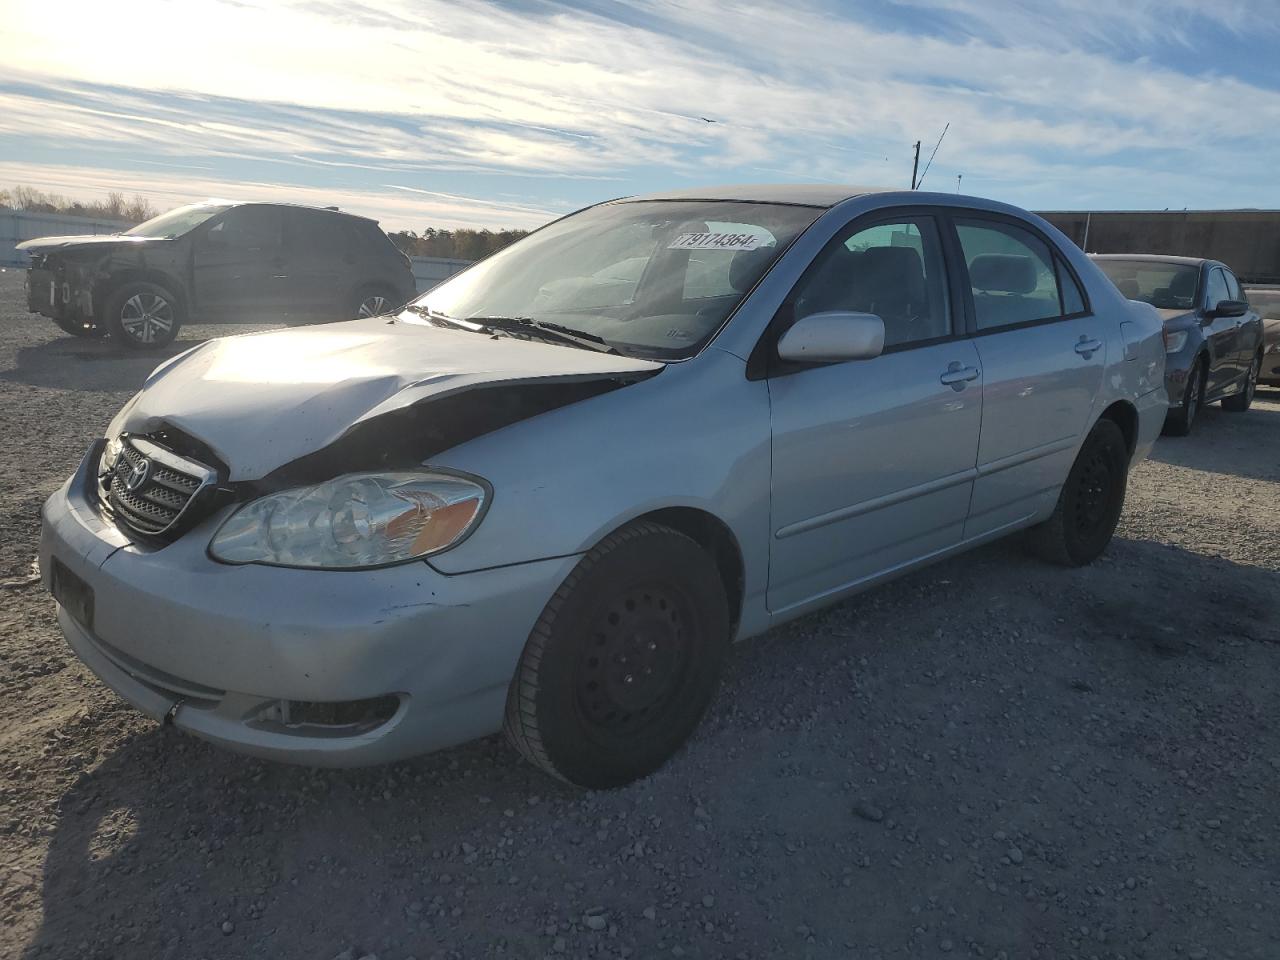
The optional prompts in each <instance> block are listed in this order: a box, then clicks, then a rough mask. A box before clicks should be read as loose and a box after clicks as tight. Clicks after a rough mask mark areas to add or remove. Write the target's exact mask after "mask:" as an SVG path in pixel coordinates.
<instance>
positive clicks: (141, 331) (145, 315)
mask: <svg viewBox="0 0 1280 960" xmlns="http://www.w3.org/2000/svg"><path fill="white" fill-rule="evenodd" d="M104 319H105V321H106V326H107V330H108V331H109V332H110V334H111V338H112V339H113V340H115V341H117V342H118V343H120V344H121V345H122V346H124V347H128V348H129V349H130V350H154V349H156V348H157V347H163V346H164V345H165V344H167V343H170V342H171V341H172V340H173V338H174V337H176V336H177V335H178V328H179V327H180V326H182V313H181V309H180V307H179V305H178V298H177V297H175V296H174V295H173V294H172V293H170V292H169V291H168V290H167V289H165V288H164V287H162V286H160V284H158V283H148V282H146V281H142V280H138V281H134V282H132V283H126V284H124V285H122V286H121V287H120V288H119V289H117V290H116V291H115V292H114V293H112V294H111V296H109V297H108V298H107V303H106V307H105V308H104Z"/></svg>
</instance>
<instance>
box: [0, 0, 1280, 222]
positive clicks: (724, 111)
mask: <svg viewBox="0 0 1280 960" xmlns="http://www.w3.org/2000/svg"><path fill="white" fill-rule="evenodd" d="M1274 13H1275V0H1214V2H1213V3H1205V2H1204V0H1158V2H1156V0H1055V2H1053V3H1048V2H1044V3H1038V2H1026V0H845V2H840V3H835V2H810V0H787V2H785V3H779V2H776V0H775V2H766V3H758V4H757V3H751V2H746V3H732V4H726V3H719V4H717V3H708V2H703V0H670V2H668V0H653V2H643V3H641V2H628V0H622V2H611V0H579V2H566V3H560V2H546V0H517V2H514V3H481V2H467V0H274V2H267V0H115V2H110V3H107V2H103V0H58V3H57V4H56V5H50V6H46V5H44V4H40V3H34V2H22V3H14V4H12V5H6V8H5V10H4V13H3V16H0V187H7V186H15V185H18V184H23V185H27V186H31V187H35V188H38V189H42V190H48V191H54V192H58V193H61V194H64V195H67V196H71V197H75V198H80V199H91V198H100V197H102V196H103V195H105V194H106V193H107V192H109V191H116V190H119V191H124V192H125V193H128V194H134V193H138V194H141V195H143V196H146V197H148V198H149V199H150V200H152V202H153V203H155V205H156V206H158V207H160V208H167V207H169V206H174V205H177V204H179V203H184V202H189V201H192V200H196V199H201V198H205V197H210V196H215V197H230V198H235V199H284V200H293V201H301V202H309V203H317V204H321V205H328V204H338V205H340V206H341V207H343V209H347V210H352V211H354V212H357V213H362V214H365V215H368V216H374V217H376V218H378V219H379V220H381V221H382V223H383V225H384V227H387V228H388V229H404V228H409V229H421V228H423V227H426V226H428V225H433V226H443V227H459V226H466V227H488V228H493V229H499V228H507V227H521V228H529V227H534V226H537V225H539V224H541V223H544V222H546V221H547V220H548V219H551V218H553V217H555V216H559V215H561V214H563V213H567V212H570V211H572V210H575V209H578V208H580V207H582V206H586V205H588V204H591V203H595V202H597V201H600V200H605V199H609V198H612V197H618V196H626V195H632V194H636V193H645V192H650V191H655V190H662V189H666V188H684V187H690V186H696V185H699V184H713V183H760V182H833V183H852V184H866V185H876V186H889V187H894V186H899V187H903V188H905V187H907V186H908V185H909V183H910V178H911V155H912V145H913V144H914V143H915V141H917V140H920V141H923V147H922V152H923V156H922V160H921V167H922V168H923V167H924V165H925V162H926V161H928V159H929V155H930V154H931V153H932V152H933V149H934V146H935V144H936V142H937V140H938V137H939V135H940V134H941V133H942V131H943V129H944V127H945V126H946V125H947V124H950V127H949V129H948V132H947V134H946V137H945V138H944V139H943V140H942V143H941V146H940V147H939V149H938V150H937V156H936V158H935V159H934V160H933V163H932V166H931V167H930V168H929V170H928V173H927V175H926V177H925V180H924V187H925V188H926V189H934V190H945V191H947V192H954V191H956V190H957V189H960V190H962V192H964V193H968V194H975V195H979V196H988V197H993V198H995V199H999V200H1004V201H1007V202H1010V203H1015V204H1018V205H1021V206H1024V207H1029V208H1031V209H1036V210H1060V209H1166V208H1167V209H1182V208H1184V207H1186V208H1192V209H1195V208H1220V207H1263V208H1277V207H1280V176H1277V175H1276V161H1277V160H1278V159H1280V57H1277V56H1275V51H1276V49H1277V41H1280V18H1277V17H1275V16H1274ZM958 177H959V178H960V179H959V180H958V179H957V178H958Z"/></svg>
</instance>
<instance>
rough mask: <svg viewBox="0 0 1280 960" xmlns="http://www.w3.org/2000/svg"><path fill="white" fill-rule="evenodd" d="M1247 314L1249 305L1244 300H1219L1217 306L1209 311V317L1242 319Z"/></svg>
mask: <svg viewBox="0 0 1280 960" xmlns="http://www.w3.org/2000/svg"><path fill="white" fill-rule="evenodd" d="M1248 312H1249V304H1248V303H1246V302H1245V301H1244V300H1219V301H1218V305H1217V306H1216V307H1214V308H1213V309H1212V310H1210V311H1209V316H1211V317H1243V316H1244V315H1245V314H1246V313H1248Z"/></svg>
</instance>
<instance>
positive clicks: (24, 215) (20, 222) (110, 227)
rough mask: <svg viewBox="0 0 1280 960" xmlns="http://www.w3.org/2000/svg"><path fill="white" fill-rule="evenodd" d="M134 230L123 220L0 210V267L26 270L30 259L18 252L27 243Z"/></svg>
mask: <svg viewBox="0 0 1280 960" xmlns="http://www.w3.org/2000/svg"><path fill="white" fill-rule="evenodd" d="M131 226H133V224H131V223H125V222H123V221H120V220H99V219H97V218H95V217H68V216H64V215H63V214H61V213H28V212H26V211H25V210H0V266H6V267H18V266H25V265H26V262H27V258H26V256H25V255H23V254H22V253H20V252H19V251H17V250H15V249H14V247H16V246H17V245H18V244H20V243H21V242H22V241H23V240H34V239H35V238H36V237H58V236H70V235H74V234H85V233H94V234H96V233H118V232H119V231H121V230H127V229H129V227H131Z"/></svg>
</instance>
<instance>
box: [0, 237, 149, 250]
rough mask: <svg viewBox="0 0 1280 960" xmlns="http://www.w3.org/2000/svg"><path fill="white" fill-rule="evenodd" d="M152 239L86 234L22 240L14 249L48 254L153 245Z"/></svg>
mask: <svg viewBox="0 0 1280 960" xmlns="http://www.w3.org/2000/svg"><path fill="white" fill-rule="evenodd" d="M155 242H156V241H155V238H154V237H126V236H124V235H123V234H119V233H99V234H86V235H85V236H82V237H37V238H36V239H34V240H24V241H23V242H22V243H19V244H18V245H17V246H16V247H15V249H17V250H26V251H27V252H28V253H48V252H49V251H51V250H62V249H64V248H66V247H88V246H105V245H108V244H124V243H155Z"/></svg>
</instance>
